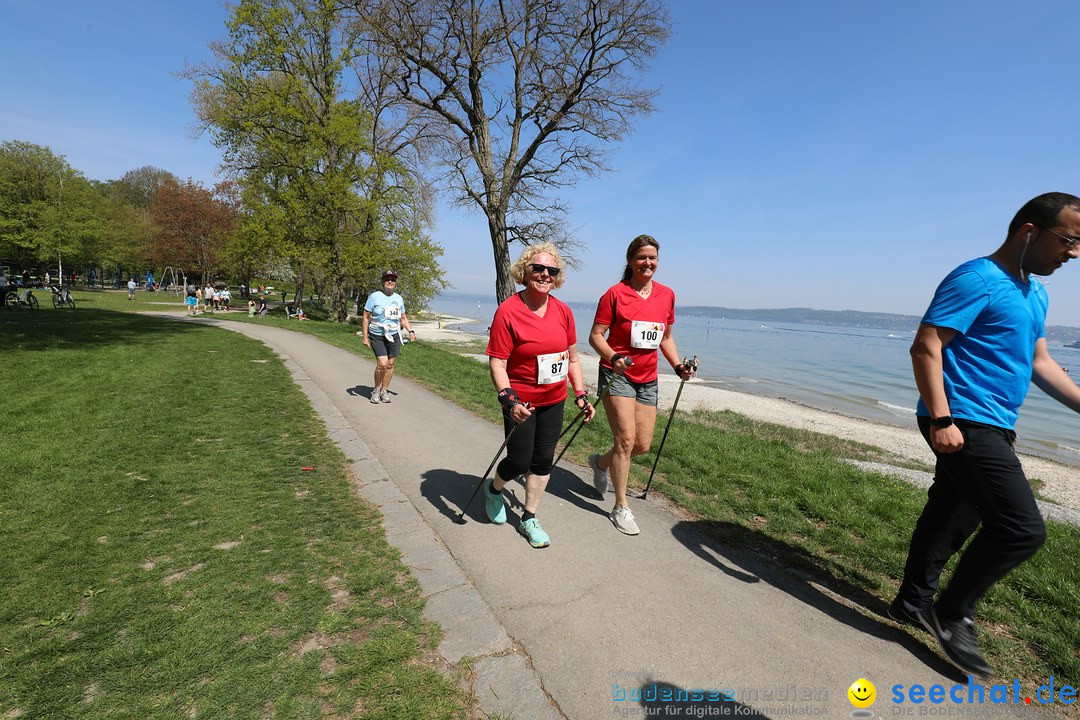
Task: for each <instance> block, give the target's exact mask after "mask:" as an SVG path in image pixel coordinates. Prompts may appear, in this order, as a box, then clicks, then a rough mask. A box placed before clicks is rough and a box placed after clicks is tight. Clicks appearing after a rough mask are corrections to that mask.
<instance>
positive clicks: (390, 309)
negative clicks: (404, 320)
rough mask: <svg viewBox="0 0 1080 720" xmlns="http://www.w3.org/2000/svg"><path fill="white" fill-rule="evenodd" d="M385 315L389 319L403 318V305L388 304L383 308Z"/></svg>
mask: <svg viewBox="0 0 1080 720" xmlns="http://www.w3.org/2000/svg"><path fill="white" fill-rule="evenodd" d="M383 317H385V318H386V319H387V320H400V319H401V307H400V306H398V305H387V306H386V307H385V308H383Z"/></svg>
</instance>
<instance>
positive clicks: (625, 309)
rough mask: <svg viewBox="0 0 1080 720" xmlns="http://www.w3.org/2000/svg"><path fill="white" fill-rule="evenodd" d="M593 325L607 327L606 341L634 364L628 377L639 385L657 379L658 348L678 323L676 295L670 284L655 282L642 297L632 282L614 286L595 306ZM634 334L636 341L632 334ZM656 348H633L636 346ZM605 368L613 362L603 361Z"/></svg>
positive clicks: (627, 374)
mask: <svg viewBox="0 0 1080 720" xmlns="http://www.w3.org/2000/svg"><path fill="white" fill-rule="evenodd" d="M593 323H595V324H597V325H607V326H608V336H607V342H608V345H610V346H611V349H612V350H614V351H615V352H617V353H618V354H620V355H625V356H626V357H628V358H631V359H632V360H633V361H634V364H633V365H631V366H630V367H629V368H627V369H626V377H627V379H629V380H633V381H634V382H637V383H645V382H652V381H653V380H655V379H656V376H657V374H658V373H657V369H656V368H657V359H656V356H657V354H658V353H657V349H656V348H658V347H659V340H662V339H663V337H664V332H665V331H666V330H667V328H668V327H669V326H671V325H674V324H675V293H674V291H672V289H671V288H669V287H668V286H667V285H661V284H660V283H658V282H656V281H655V280H653V284H652V292H651V293H649V297H647V298H643V297H641V296H640V295H638V294H637V291H636V290H634V288H632V287H630V283H629V282H626V281H624V282H620V283H618V284H616V285H612V286H611V287H610V288H609V289H608V291H607V292H606V293H604V295H603V297H601V298H600V302H598V303H597V304H596V317H594V318H593ZM632 334H633V335H634V337H633V342H632V338H631V335H632ZM635 344H637V345H654V346H655V347H652V348H649V347H634V345H635ZM600 364H601V365H602V366H604V367H606V368H610V367H611V363H609V362H607V361H606V360H601V361H600Z"/></svg>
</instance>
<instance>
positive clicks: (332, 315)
mask: <svg viewBox="0 0 1080 720" xmlns="http://www.w3.org/2000/svg"><path fill="white" fill-rule="evenodd" d="M344 266H345V265H344V263H343V262H341V258H340V257H339V258H336V259H335V262H334V264H333V266H332V268H331V270H330V277H328V278H326V279H325V284H326V285H328V286H329V287H326V288H324V289H325V290H326V297H323V293H322V290H320V292H319V297H320V298H322V299H323V301H324V302H325V300H326V298H329V299H330V306H329V310H328V315H327V319H328V320H330V321H331V322H339V323H343V322H345V318H346V317H348V315H349V305H348V302H349V297H348V295H347V294H346V291H345V286H346V283H347V279H346V277H345V273H344V272H343V271H342V270H341V268H343V267H344Z"/></svg>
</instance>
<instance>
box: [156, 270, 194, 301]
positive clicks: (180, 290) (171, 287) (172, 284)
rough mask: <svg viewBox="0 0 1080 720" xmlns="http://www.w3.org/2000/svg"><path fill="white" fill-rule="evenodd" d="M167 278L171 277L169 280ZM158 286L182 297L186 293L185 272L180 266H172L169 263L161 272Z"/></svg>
mask: <svg viewBox="0 0 1080 720" xmlns="http://www.w3.org/2000/svg"><path fill="white" fill-rule="evenodd" d="M177 273H179V275H177ZM169 278H172V280H171V281H170V280H169ZM159 288H160V289H162V290H165V291H167V292H171V293H173V294H174V295H176V297H178V298H179V297H183V296H184V295H186V294H187V273H185V272H184V271H183V269H182V268H174V267H172V266H171V265H169V266H166V268H165V269H164V270H163V271H162V272H161V284H160V286H159Z"/></svg>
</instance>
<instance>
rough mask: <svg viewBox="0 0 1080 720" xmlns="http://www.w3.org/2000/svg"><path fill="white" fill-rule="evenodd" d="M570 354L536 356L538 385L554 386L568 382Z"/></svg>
mask: <svg viewBox="0 0 1080 720" xmlns="http://www.w3.org/2000/svg"><path fill="white" fill-rule="evenodd" d="M569 366H570V353H569V352H566V351H564V352H559V353H548V354H547V355H537V356H536V384H537V385H552V384H554V383H557V382H565V381H566V373H567V372H568V371H569V370H570V367H569Z"/></svg>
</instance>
